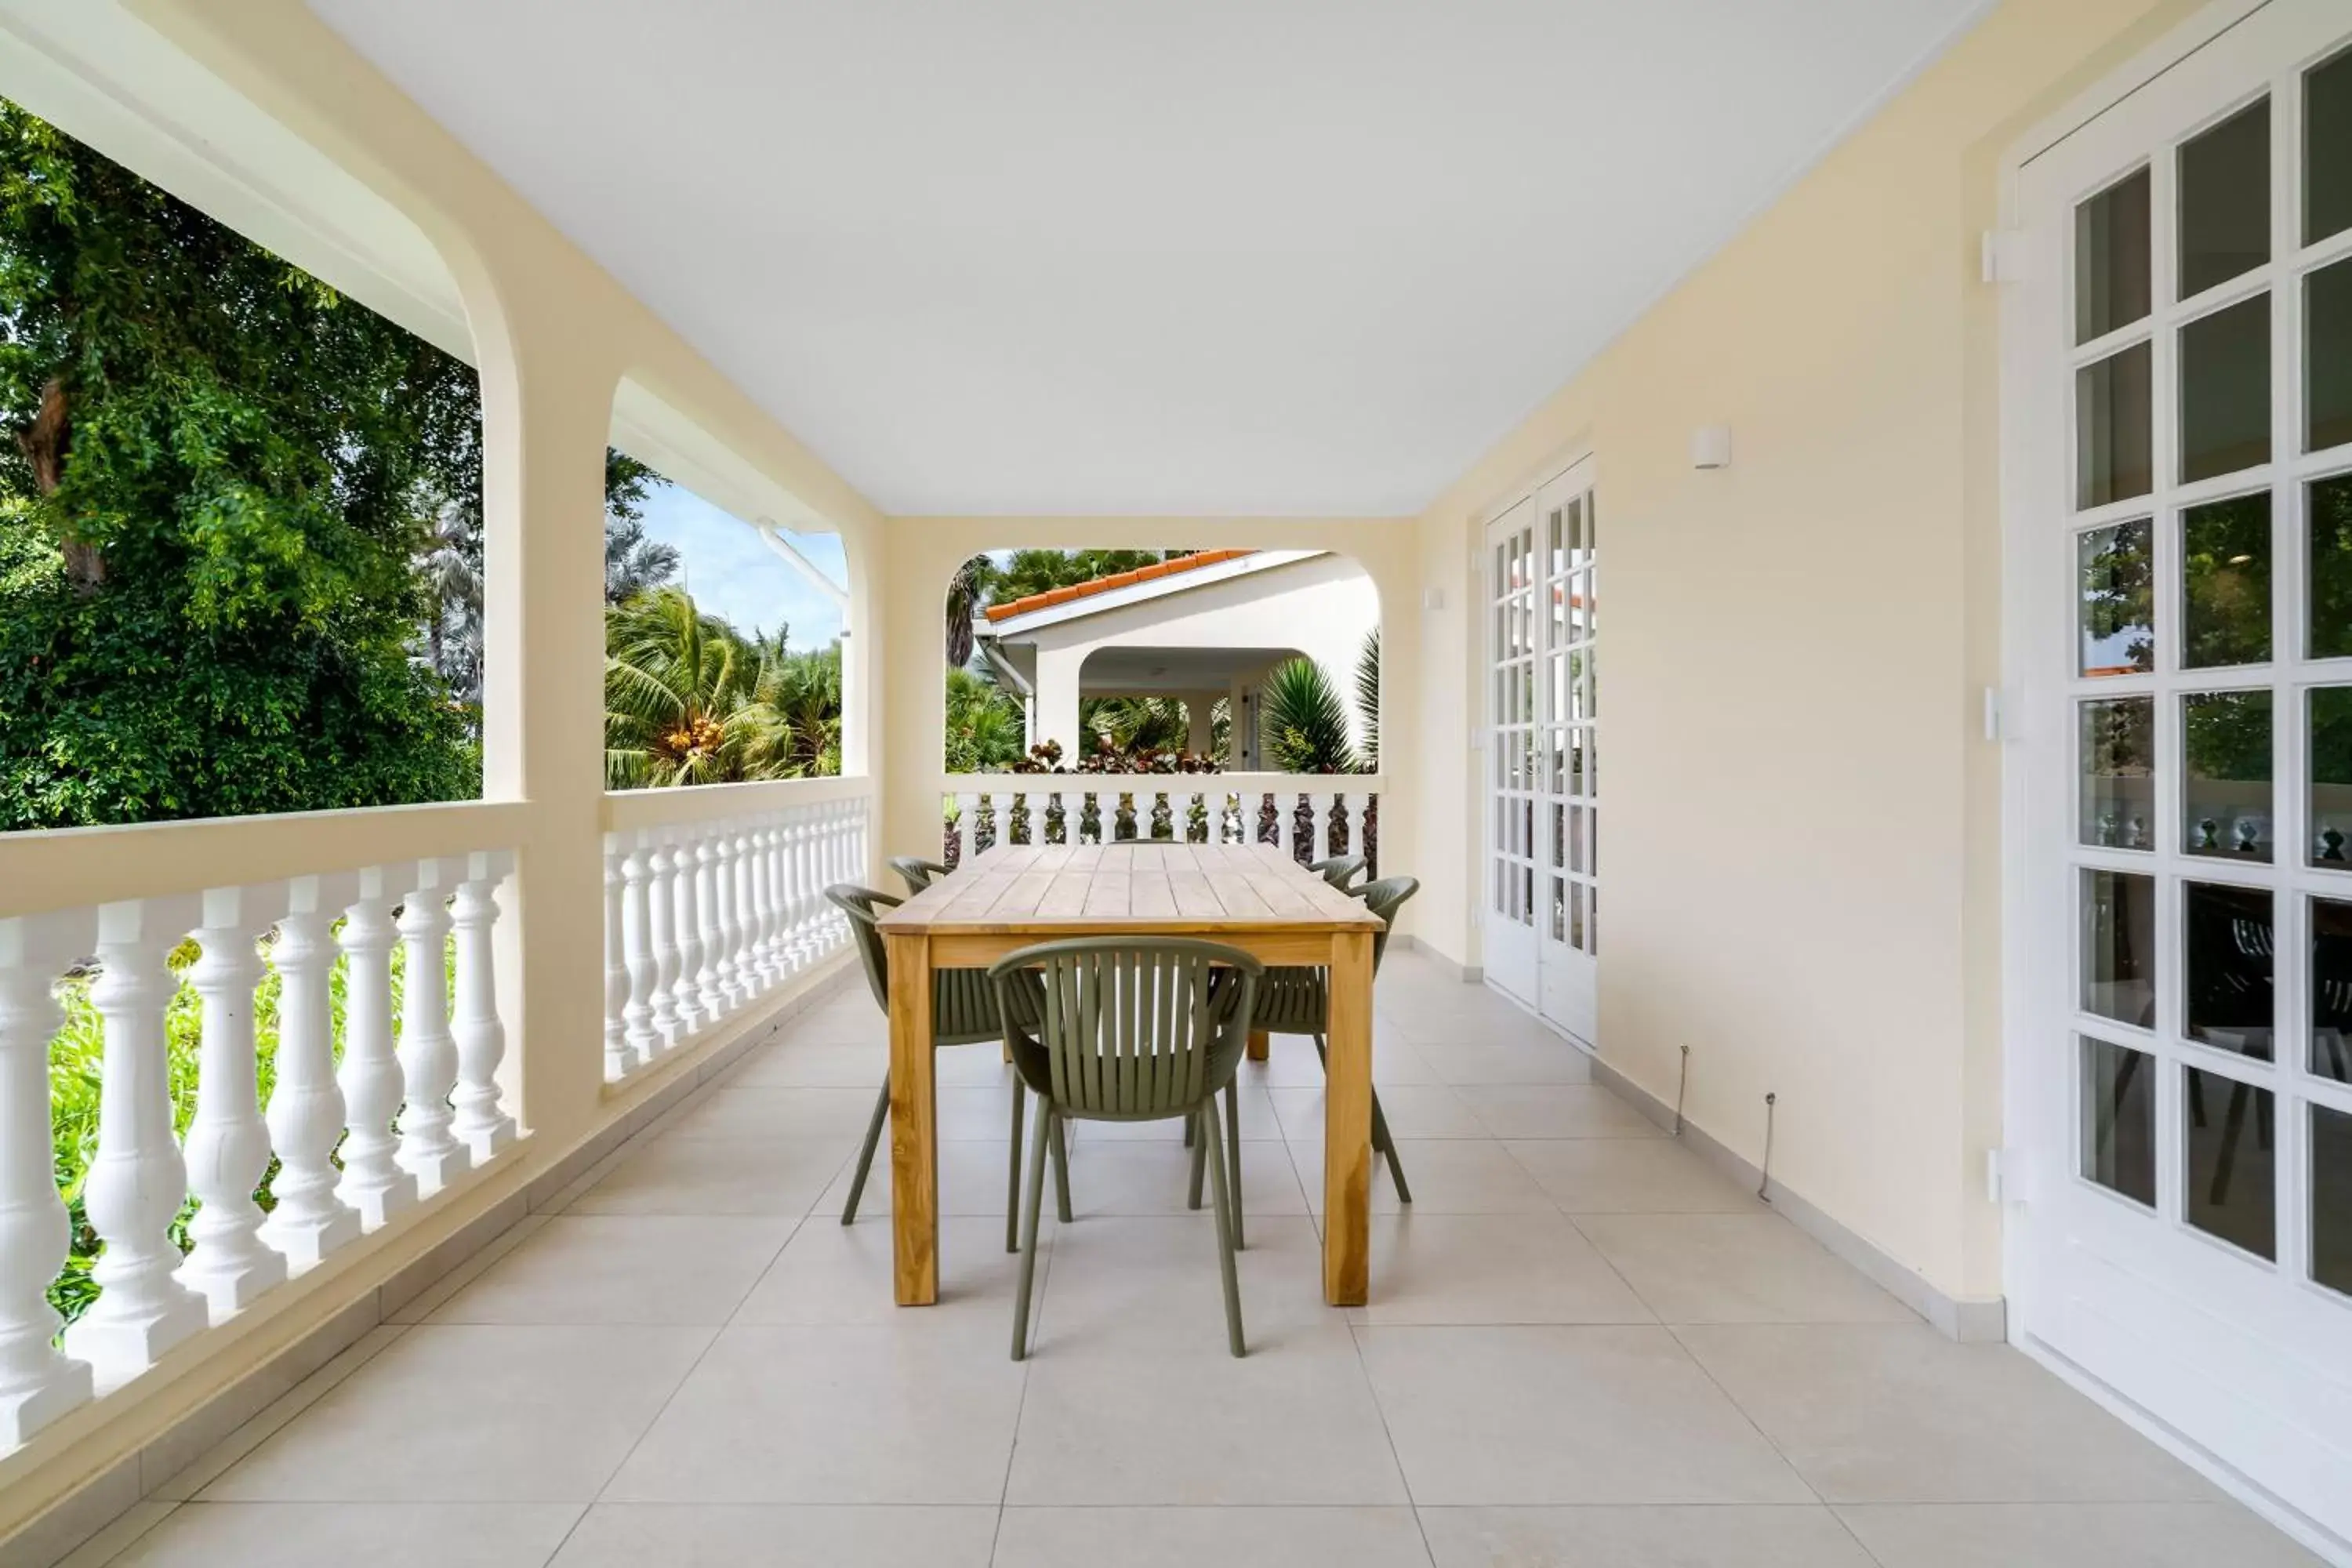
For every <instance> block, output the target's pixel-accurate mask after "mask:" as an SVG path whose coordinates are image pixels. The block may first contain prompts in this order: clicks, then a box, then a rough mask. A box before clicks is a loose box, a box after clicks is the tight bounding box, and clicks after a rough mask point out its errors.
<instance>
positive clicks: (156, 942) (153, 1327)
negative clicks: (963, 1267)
mask: <svg viewBox="0 0 2352 1568" xmlns="http://www.w3.org/2000/svg"><path fill="white" fill-rule="evenodd" d="M196 912H197V911H196V907H195V901H194V900H192V899H133V900H127V901H125V902H122V903H114V904H105V905H101V906H100V909H99V911H98V960H99V963H100V970H99V974H98V978H97V980H96V981H95V982H93V983H92V984H91V985H90V988H89V999H90V1001H91V1002H92V1004H94V1005H96V1006H97V1008H98V1016H99V1018H100V1023H101V1024H102V1026H104V1029H105V1037H106V1047H105V1052H104V1058H103V1065H102V1068H101V1069H100V1070H101V1082H100V1089H99V1110H98V1152H97V1154H96V1156H95V1157H94V1158H92V1160H91V1161H90V1163H89V1174H88V1175H87V1176H86V1177H85V1178H84V1179H83V1181H82V1189H81V1194H82V1212H83V1213H84V1214H85V1215H88V1216H89V1224H90V1226H91V1228H92V1229H94V1230H96V1231H97V1232H98V1236H99V1239H100V1240H101V1241H103V1242H105V1243H106V1250H105V1251H104V1252H103V1253H102V1254H101V1255H100V1258H99V1259H98V1263H97V1266H96V1267H95V1268H92V1269H91V1270H90V1278H91V1279H93V1280H95V1281H96V1282H97V1284H98V1287H99V1297H98V1300H96V1301H94V1302H92V1303H91V1304H90V1307H89V1310H88V1311H86V1312H84V1313H83V1314H82V1315H81V1317H80V1318H79V1320H78V1321H75V1323H74V1324H73V1326H72V1327H70V1328H68V1330H66V1333H65V1350H66V1353H67V1354H68V1355H69V1356H72V1357H73V1358H74V1359H76V1360H77V1361H86V1362H88V1363H89V1364H90V1370H91V1373H92V1375H93V1376H94V1377H95V1378H96V1379H97V1381H98V1382H99V1383H100V1384H101V1385H104V1384H116V1383H120V1382H122V1381H123V1380H125V1379H127V1378H129V1377H131V1375H132V1374H134V1373H139V1372H142V1371H144V1370H145V1369H146V1368H147V1367H148V1366H150V1365H152V1363H154V1361H155V1358H156V1357H158V1356H160V1355H162V1354H163V1352H165V1351H167V1350H170V1349H171V1348H172V1347H173V1345H176V1344H178V1343H179V1342H181V1341H183V1340H184V1339H186V1338H187V1337H188V1336H189V1335H191V1334H194V1333H195V1332H197V1331H199V1330H201V1329H203V1328H204V1327H205V1324H206V1323H208V1322H209V1321H211V1317H210V1313H209V1311H208V1310H207V1308H206V1305H205V1299H204V1298H203V1297H202V1296H200V1295H198V1294H197V1293H196V1292H195V1291H194V1290H191V1289H188V1288H187V1287H186V1286H185V1285H183V1284H181V1283H180V1281H179V1279H178V1278H177V1275H176V1271H177V1270H178V1268H179V1267H180V1248H179V1247H178V1245H177V1244H176V1243H175V1242H174V1241H173V1237H172V1222H173V1220H174V1219H176V1218H177V1217H178V1216H179V1213H180V1201H181V1199H182V1198H183V1197H184V1195H185V1194H186V1193H187V1190H188V1168H187V1165H186V1163H185V1162H184V1161H183V1160H182V1159H181V1158H180V1146H179V1145H178V1144H177V1143H175V1142H173V1139H172V1089H171V1066H170V1060H169V1058H168V1056H167V1054H166V1049H165V1045H164V1034H163V1012H164V1009H165V1008H166V1007H167V1006H169V1005H171V1001H172V994H173V992H174V991H176V990H177V989H178V988H179V987H178V984H177V982H176V981H174V979H173V975H172V971H171V967H170V965H169V963H167V960H168V958H169V957H170V954H171V952H172V948H173V945H174V944H175V943H176V942H178V941H179V940H180V937H181V934H182V933H183V932H184V931H187V930H188V928H189V927H191V926H192V925H194V923H195V916H196Z"/></svg>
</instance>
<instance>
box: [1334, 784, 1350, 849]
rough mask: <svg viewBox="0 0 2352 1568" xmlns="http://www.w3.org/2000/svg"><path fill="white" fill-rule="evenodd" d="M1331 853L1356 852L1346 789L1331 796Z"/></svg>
mask: <svg viewBox="0 0 2352 1568" xmlns="http://www.w3.org/2000/svg"><path fill="white" fill-rule="evenodd" d="M1331 853H1332V854H1334V855H1352V854H1354V853H1355V845H1354V841H1353V840H1352V838H1351V837H1349V831H1348V793H1347V791H1345V790H1342V791H1340V792H1339V794H1337V795H1333V796H1332V797H1331Z"/></svg>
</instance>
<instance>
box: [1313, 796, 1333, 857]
mask: <svg viewBox="0 0 2352 1568" xmlns="http://www.w3.org/2000/svg"><path fill="white" fill-rule="evenodd" d="M1330 821H1331V812H1330V808H1329V807H1328V806H1326V805H1324V804H1323V802H1322V799H1321V798H1320V797H1319V796H1318V797H1317V798H1316V801H1315V805H1314V806H1313V807H1312V808H1311V810H1310V812H1309V814H1308V816H1307V859H1308V860H1310V861H1314V860H1320V859H1322V858H1323V857H1324V856H1326V855H1328V854H1329V853H1330V851H1329V850H1328V849H1326V848H1324V846H1325V845H1327V844H1328V843H1329V842H1331V829H1330Z"/></svg>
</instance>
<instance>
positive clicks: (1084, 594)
mask: <svg viewBox="0 0 2352 1568" xmlns="http://www.w3.org/2000/svg"><path fill="white" fill-rule="evenodd" d="M1256 553H1257V552H1256V551H1255V550H1202V551H1198V552H1194V553H1192V554H1191V555H1179V556H1177V557H1176V558H1175V559H1174V560H1172V561H1161V562H1157V563H1154V564H1152V565H1150V566H1139V567H1137V568H1136V569H1135V570H1134V571H1132V572H1113V573H1111V574H1109V575H1108V576H1107V577H1089V578H1087V580H1086V581H1085V582H1083V583H1073V584H1070V585H1069V586H1068V587H1066V588H1048V589H1046V590H1045V592H1044V593H1042V594H1028V595H1023V596H1022V597H1020V598H1018V599H1008V600H1006V601H1005V602H1004V603H1003V604H1001V605H989V606H988V611H987V614H988V618H989V619H990V620H991V621H1009V620H1011V619H1012V618H1013V616H1025V615H1027V614H1028V613H1029V612H1030V611H1032V610H1043V609H1048V608H1051V607H1052V606H1053V605H1066V604H1068V603H1069V602H1070V601H1071V600H1073V599H1084V598H1088V597H1091V596H1092V595H1096V594H1108V593H1109V592H1110V591H1111V590H1112V589H1114V588H1127V587H1132V586H1133V585H1134V584H1138V583H1149V582H1151V581H1152V580H1153V579H1155V578H1160V577H1172V576H1174V575H1176V574H1178V573H1180V572H1197V571H1199V570H1200V569H1201V568H1202V567H1203V566H1214V565H1216V564H1218V563H1220V562H1225V561H1238V560H1240V559H1241V558H1242V557H1243V556H1244V555H1255V554H1256Z"/></svg>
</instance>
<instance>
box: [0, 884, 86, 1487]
mask: <svg viewBox="0 0 2352 1568" xmlns="http://www.w3.org/2000/svg"><path fill="white" fill-rule="evenodd" d="M92 931H93V922H92V921H91V920H90V918H89V913H88V911H76V912H75V913H73V914H71V915H67V916H61V917H52V918H48V919H45V920H44V919H31V918H26V917H18V918H16V919H14V920H0V1447H16V1446H17V1445H18V1444H21V1443H24V1442H26V1441H27V1440H28V1439H30V1438H31V1436H33V1434H34V1433H36V1432H37V1431H39V1430H40V1429H41V1428H42V1427H44V1426H47V1425H48V1424H49V1423H50V1422H52V1421H54V1420H56V1419H57V1418H58V1416H60V1415H64V1414H65V1413H66V1412H67V1411H68V1410H71V1409H72V1408H73V1407H74V1406H75V1405H79V1404H81V1403H83V1402H84V1401H85V1400H87V1399H89V1396H90V1389H91V1384H90V1375H89V1363H87V1362H81V1361H76V1360H74V1359H72V1358H71V1357H69V1356H67V1355H65V1354H64V1353H62V1352H59V1351H58V1349H57V1348H56V1346H54V1345H53V1344H51V1343H50V1341H51V1340H52V1339H53V1338H54V1337H55V1336H56V1334H57V1331H58V1324H59V1323H60V1322H61V1321H63V1320H62V1319H60V1318H59V1317H58V1312H57V1309H56V1308H54V1307H52V1306H50V1305H49V1294H48V1293H49V1281H51V1280H52V1279H56V1278H57V1273H58V1269H59V1268H62V1267H63V1266H64V1264H65V1260H66V1253H67V1249H68V1247H69V1246H70V1245H71V1243H72V1239H73V1233H72V1230H71V1228H70V1223H69V1221H68V1217H67V1214H66V1205H65V1200H64V1199H63V1198H61V1197H60V1196H58V1184H57V1168H56V1164H55V1161H54V1157H53V1155H52V1153H51V1149H52V1144H51V1142H50V1131H49V1040H50V1039H51V1037H54V1036H55V1035H56V1034H57V1032H58V1028H59V1027H60V1026H62V1025H63V1024H64V1023H65V1009H64V1008H62V1007H60V1006H59V1005H58V1000H57V996H56V994H55V991H56V986H57V977H58V974H59V973H61V972H62V971H63V970H64V969H65V967H66V966H67V965H68V964H69V963H75V962H77V961H78V960H79V959H80V958H82V957H84V956H86V955H87V954H88V952H89V948H90V945H91V936H92Z"/></svg>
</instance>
